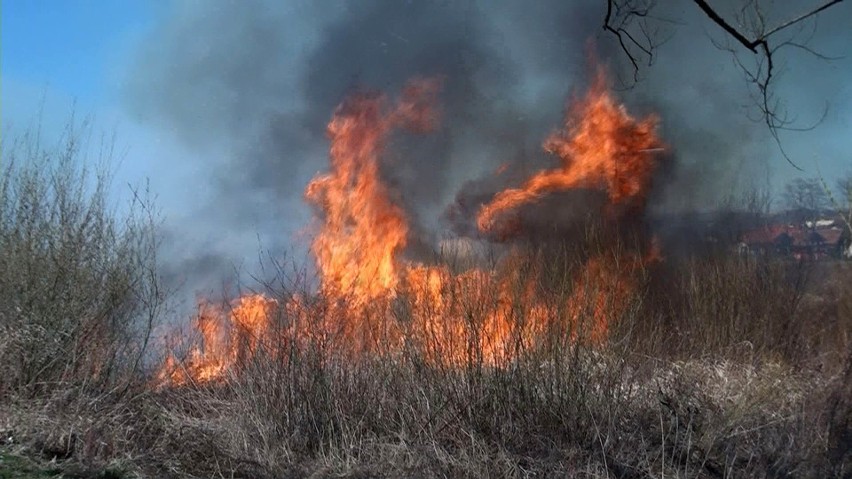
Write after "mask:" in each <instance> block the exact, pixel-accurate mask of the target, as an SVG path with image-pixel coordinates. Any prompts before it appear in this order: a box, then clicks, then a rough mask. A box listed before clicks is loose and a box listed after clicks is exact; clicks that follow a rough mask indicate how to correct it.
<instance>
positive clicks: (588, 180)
mask: <svg viewBox="0 0 852 479" xmlns="http://www.w3.org/2000/svg"><path fill="white" fill-rule="evenodd" d="M606 81H607V80H606V75H605V71H604V70H603V68H599V69H598V71H597V74H596V76H595V80H594V82H593V83H592V86H591V88H590V90H589V92H588V93H587V95H586V97H585V98H583V99H582V100H580V101H577V102H575V103H574V104H573V105H572V106H571V107H570V109H569V112H568V115H566V118H565V125H564V128H563V130H562V131H559V132H555V133H553V134H552V135H550V137H549V138H548V139H547V140H546V141H545V142H544V149H545V150H546V151H547V152H550V153H553V154H555V155H557V156H558V157H559V159H560V163H561V164H560V166H559V168H555V169H551V170H544V171H541V172H539V173H536V174H535V175H533V177H532V178H530V179H529V180H527V181H526V183H524V184H523V186H521V187H520V188H511V189H507V190H504V191H502V192H500V193H499V194H497V195H496V196H495V197H494V199H492V200H491V202H490V203H488V204H486V205H484V206H483V207H482V208H481V209H480V211H479V214H478V217H477V225H478V226H479V229H481V230H482V231H493V230H495V229H499V228H500V221H501V218H502V217H505V216H506V215H508V214H509V212H510V211H511V210H514V209H517V208H519V207H520V206H523V205H525V204H528V203H532V202H535V201H537V200H539V199H540V198H541V197H542V196H544V195H546V194H548V193H553V192H556V191H565V190H569V189H572V188H578V187H582V188H593V189H601V190H604V191H605V192H606V193H607V194H608V196H609V199H610V201H611V202H612V203H613V204H616V205H618V204H633V205H636V206H642V203H643V202H644V199H645V195H646V194H647V191H648V188H649V186H650V182H651V178H652V175H653V173H654V171H656V166H657V165H656V155H655V154H656V152H658V151H660V150H663V149H664V148H665V147H664V145H663V143H662V142H661V141H660V139H659V138H658V137H657V135H656V126H657V118H656V117H655V116H649V117H647V118H645V119H643V120H641V121H637V120H635V119H634V118H633V117H631V116H630V114H628V113H627V109H626V108H625V107H624V105H621V104H619V103H618V102H617V101H616V100H615V99H614V98H613V97H612V96H611V95H610V94H609V92H608V90H607V83H606Z"/></svg>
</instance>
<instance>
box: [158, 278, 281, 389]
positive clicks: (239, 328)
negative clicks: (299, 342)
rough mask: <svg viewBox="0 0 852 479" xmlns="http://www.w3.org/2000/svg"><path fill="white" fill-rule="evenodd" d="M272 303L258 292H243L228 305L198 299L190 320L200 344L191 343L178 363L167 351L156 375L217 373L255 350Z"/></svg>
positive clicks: (169, 378) (177, 378)
mask: <svg viewBox="0 0 852 479" xmlns="http://www.w3.org/2000/svg"><path fill="white" fill-rule="evenodd" d="M275 307H276V302H275V301H274V300H271V299H268V298H265V297H264V296H263V295H259V294H255V295H248V296H243V297H241V298H239V299H237V300H236V301H234V302H233V303H232V304H231V305H229V307H228V308H222V307H219V306H214V305H210V304H207V303H204V302H202V303H201V304H199V307H198V315H197V316H196V318H195V321H194V327H195V329H196V331H198V332H199V333H200V336H201V338H200V344H196V345H194V346H193V347H192V349H191V350H190V351H189V354H188V356H187V358H186V359H185V360H184V361H183V362H181V363H180V364H179V362H178V361H177V360H176V359H175V357H174V356H173V355H169V356H168V357H167V358H166V363H165V365H164V367H163V368H162V369H161V371H160V373H159V375H158V379H159V380H160V381H161V382H171V383H174V384H184V383H186V382H188V381H189V380H193V381H197V382H204V381H209V380H211V379H216V378H219V377H221V376H222V375H223V374H224V373H225V372H227V371H228V370H230V369H231V368H233V367H234V366H235V365H236V364H238V363H240V362H243V361H245V360H247V359H248V358H249V357H251V356H252V355H253V354H255V353H256V352H257V350H258V347H260V345H261V342H262V341H263V339H264V338H265V337H267V332H268V331H269V326H270V324H269V321H270V318H272V312H273V311H274V308H275Z"/></svg>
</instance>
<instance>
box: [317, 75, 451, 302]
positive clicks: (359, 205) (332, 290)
mask: <svg viewBox="0 0 852 479" xmlns="http://www.w3.org/2000/svg"><path fill="white" fill-rule="evenodd" d="M438 87H439V85H438V83H437V82H436V81H434V80H417V81H414V82H411V83H409V85H408V86H407V87H406V89H405V91H404V92H403V96H402V99H401V100H400V102H399V104H398V105H396V107H395V108H394V109H390V110H389V109H388V108H387V99H386V98H385V97H383V96H376V95H364V94H362V95H358V96H356V97H354V98H350V99H348V100H347V101H346V102H344V103H343V104H342V105H341V106H340V107H339V108H338V109H337V111H336V112H335V114H334V117H333V118H332V120H331V122H330V123H329V125H328V137H329V138H330V140H331V170H330V171H329V172H328V173H326V174H324V175H320V176H318V177H316V178H314V179H313V180H312V181H311V182H310V183H309V184H308V186H307V189H306V190H305V198H306V199H307V201H308V202H309V203H310V204H312V205H315V206H316V207H317V208H318V209H319V210H320V211H321V212H322V216H323V223H322V226H321V228H320V231H319V233H318V234H317V235H316V238H315V239H314V241H313V244H312V246H311V251H312V252H313V254H314V256H315V258H316V262H317V266H318V267H319V271H320V273H321V275H322V286H323V290H324V292H325V293H327V294H337V295H340V294H343V295H352V296H353V297H354V298H356V299H358V300H362V301H368V300H371V299H375V298H377V297H379V296H383V295H385V294H387V292H388V291H393V290H394V289H395V287H396V285H397V282H398V280H399V272H398V269H399V266H398V264H397V256H398V254H399V252H400V251H402V249H403V248H405V245H406V243H407V240H408V222H407V220H406V217H405V212H404V211H403V210H402V208H401V207H400V206H399V205H398V204H397V203H395V202H394V200H393V199H392V198H391V195H390V193H389V191H388V188H387V186H385V184H384V183H383V182H382V178H381V173H380V171H379V166H380V165H379V160H380V157H381V154H382V152H383V151H384V148H385V141H386V139H387V136H388V134H389V133H390V132H391V130H393V129H394V128H396V127H400V126H402V127H408V128H411V129H418V130H427V129H429V128H431V127H432V126H433V125H434V124H435V123H436V121H437V120H436V116H435V111H434V110H433V109H432V108H431V101H430V100H431V98H432V97H434V96H435V94H436V93H437V90H438Z"/></svg>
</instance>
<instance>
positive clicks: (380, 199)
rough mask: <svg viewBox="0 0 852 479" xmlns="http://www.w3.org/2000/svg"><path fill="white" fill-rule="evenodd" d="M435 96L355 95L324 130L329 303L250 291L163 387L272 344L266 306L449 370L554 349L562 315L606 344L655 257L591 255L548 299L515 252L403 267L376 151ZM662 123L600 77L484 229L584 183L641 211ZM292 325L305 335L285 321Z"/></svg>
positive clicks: (210, 317) (313, 196)
mask: <svg viewBox="0 0 852 479" xmlns="http://www.w3.org/2000/svg"><path fill="white" fill-rule="evenodd" d="M438 90H439V83H438V82H436V81H434V80H415V81H413V82H411V83H409V84H408V86H407V87H406V88H405V89H404V91H403V94H402V95H401V97H400V99H399V100H398V101H397V102H396V103H391V102H390V101H389V100H388V99H387V98H386V97H384V96H381V95H368V94H359V95H356V96H354V97H352V98H349V99H348V100H346V101H345V102H344V103H343V104H342V105H341V106H340V107H338V109H337V110H336V111H335V113H334V115H333V117H332V119H331V121H330V122H329V124H328V130H327V133H328V137H329V139H330V142H331V148H330V169H329V171H328V172H327V173H324V174H320V175H318V176H317V177H315V178H314V179H313V180H312V181H311V182H310V183H309V184H308V185H307V188H306V190H305V199H306V201H307V202H308V203H309V204H311V205H313V206H314V207H315V208H316V209H317V211H318V213H319V217H320V220H321V223H320V225H319V228H318V230H317V233H316V236H315V239H314V240H313V242H312V244H311V252H312V253H313V255H314V257H315V259H316V264H317V268H318V271H319V274H320V280H321V282H320V289H319V294H318V295H317V296H318V298H320V299H322V300H325V302H324V303H323V302H322V301H320V303H321V304H324V305H325V306H323V307H320V308H318V309H317V310H316V311H313V310H311V309H310V307H307V306H305V305H303V300H304V298H296V297H294V298H291V299H289V300H287V301H283V302H282V303H280V304H279V303H278V302H276V301H273V300H270V299H267V298H265V297H263V296H262V295H249V296H245V297H243V298H240V299H238V300H237V301H235V303H234V304H232V305H231V308H230V309H229V310H228V311H225V310H222V309H216V308H209V307H207V308H203V309H201V310H200V313H199V315H198V318H197V319H196V323H195V326H196V328H197V329H198V331H199V332H200V333H201V336H202V343H201V345H196V346H195V347H194V348H193V349H191V350H190V353H189V356H188V358H187V360H186V361H184V363H183V364H181V365H179V364H178V362H177V361H176V360H175V359H174V358H173V357H170V358H168V359H167V361H166V364H165V365H164V368H163V371H162V372H161V374H160V379H161V380H163V381H166V382H170V383H173V384H174V383H177V384H180V383H183V382H186V381H187V380H188V379H192V380H195V381H206V380H210V379H214V378H219V377H222V375H223V374H224V373H225V372H226V371H228V370H230V369H231V368H233V367H234V366H235V365H238V364H241V363H242V362H244V361H246V360H248V359H250V358H251V357H252V356H253V355H254V354H256V353H257V351H259V350H261V349H262V348H266V347H267V345H268V344H270V345H271V344H272V343H273V342H272V341H269V342H268V343H267V342H266V339H269V337H270V336H271V335H274V334H284V333H282V332H280V331H275V330H274V329H275V328H272V327H271V320H270V318H271V317H272V314H273V311H278V313H279V314H282V315H285V316H289V317H291V319H290V322H289V323H288V324H290V325H291V326H288V328H289V329H288V331H287V333H288V334H293V333H295V335H294V336H291V338H292V337H296V338H314V339H315V338H318V337H325V336H326V335H342V338H343V339H344V341H343V343H345V344H346V345H347V347H349V348H350V349H351V350H356V351H359V352H365V351H366V352H379V353H381V352H382V351H383V352H387V351H390V352H394V351H397V352H398V351H400V350H401V349H402V348H407V347H418V348H420V351H421V352H422V353H423V354H424V356H425V357H426V358H428V359H429V360H432V361H436V362H442V363H448V364H454V365H460V364H465V363H467V362H470V361H474V360H475V361H479V362H480V363H486V364H492V365H499V364H505V363H506V362H507V361H511V360H512V359H513V358H514V357H515V355H516V354H517V351H518V348H519V347H521V346H524V347H527V346H529V345H535V344H536V343H540V342H542V341H545V340H549V339H548V333H547V330H548V325H550V324H552V323H553V322H554V321H556V320H561V321H563V322H567V324H570V325H573V326H571V327H570V328H571V330H570V331H569V332H570V336H571V337H574V338H578V336H579V330H580V323H581V322H583V321H586V320H591V321H592V323H593V324H592V325H591V326H592V327H591V328H590V329H589V331H590V336H591V338H590V339H591V340H592V341H595V342H599V341H603V340H604V339H606V337H607V334H608V331H609V326H610V322H611V320H612V319H613V318H616V317H618V316H619V315H620V314H622V313H623V312H624V310H625V308H626V305H627V304H628V302H629V300H630V295H631V294H632V293H633V292H634V290H635V287H636V278H637V274H638V272H639V271H640V270H641V267H642V266H643V265H644V264H645V263H646V262H647V258H651V257H654V256H655V254H654V251H651V252H648V253H645V252H636V253H628V254H627V255H626V257H622V258H617V257H616V256H614V255H609V254H601V255H599V256H593V257H591V258H589V259H587V260H586V261H587V262H586V263H585V264H584V265H583V268H582V270H581V271H580V273H578V274H577V275H576V277H574V278H572V279H571V281H573V288H572V289H571V293H570V294H568V295H558V294H557V295H551V296H547V295H546V294H545V293H543V292H542V288H540V287H539V286H540V272H539V271H537V270H536V268H535V266H534V265H533V266H532V267H529V265H530V261H529V258H528V257H527V256H526V255H525V254H524V252H523V251H517V250H516V251H514V252H512V253H511V254H508V255H506V256H504V257H503V258H502V259H501V260H500V262H499V263H498V265H497V268H496V270H492V269H485V268H477V267H473V268H470V269H468V270H466V271H464V272H461V273H454V272H452V271H451V270H450V268H449V267H447V266H431V265H425V264H421V263H417V262H414V261H406V260H404V259H403V258H402V255H401V253H402V252H403V251H404V249H405V247H406V245H407V243H408V240H409V234H410V228H409V224H408V220H407V217H406V214H405V211H404V210H403V208H402V207H401V206H400V204H399V198H397V197H395V196H394V193H393V191H392V190H391V189H390V188H389V187H388V186H387V184H386V183H385V182H384V181H383V179H382V171H381V166H382V165H381V160H382V155H383V153H384V150H385V148H386V145H387V140H388V137H389V135H390V134H391V133H392V132H393V131H394V130H395V129H399V128H406V129H410V130H415V131H426V130H429V129H431V128H434V127H435V125H436V124H437V121H438V116H437V112H436V110H435V108H434V107H433V104H434V100H435V97H436V95H437V92H438ZM656 124H657V120H656V118H655V117H653V116H651V117H648V118H645V119H643V120H641V121H637V120H635V119H633V118H632V117H631V116H630V115H629V114H628V113H627V111H626V109H625V108H624V106H622V105H620V104H619V103H617V102H616V100H615V99H614V98H613V97H611V96H610V95H609V93H608V91H607V89H606V77H605V75H604V72H603V70H602V69H601V70H599V71H598V73H597V75H596V77H595V81H594V82H593V84H592V87H591V89H590V91H589V92H588V94H587V95H586V96H585V97H584V98H583V99H582V100H580V101H577V102H575V103H574V105H573V106H572V107H571V108H570V109H569V110H568V114H567V115H566V119H565V124H564V128H563V130H562V131H560V132H557V133H554V134H552V135H551V136H550V137H549V138H548V139H547V140H546V141H545V143H544V148H545V149H546V150H547V151H549V152H552V153H555V154H556V155H557V156H558V157H559V158H560V160H561V166H560V167H559V168H556V169H551V170H545V171H541V172H538V173H536V174H535V175H533V176H532V177H531V178H530V179H529V180H528V181H526V182H525V183H524V184H523V185H522V186H521V187H519V188H512V189H508V190H505V191H502V192H500V193H498V194H497V195H495V197H494V199H493V200H492V201H491V202H490V203H488V204H486V205H484V206H483V207H482V209H481V210H480V211H479V214H478V217H477V222H478V225H479V227H480V229H481V230H483V231H485V232H493V231H495V230H497V229H499V228H501V227H502V226H501V224H502V223H503V222H505V221H506V217H507V216H509V215H510V214H511V212H512V211H513V210H517V208H519V207H521V206H523V205H525V204H530V203H533V202H535V201H537V200H539V199H540V198H542V197H543V196H544V195H547V194H549V193H552V192H557V191H563V190H568V189H571V188H578V187H581V188H591V189H599V190H602V191H604V192H605V193H606V194H607V196H608V198H609V201H610V204H611V205H632V206H635V207H640V208H641V207H642V206H644V200H645V196H646V194H647V191H648V188H649V187H650V183H651V179H652V175H653V173H654V171H655V169H656V158H655V155H654V154H655V152H656V151H659V150H660V149H663V148H664V146H663V144H662V142H661V141H660V140H659V139H658V138H657V136H656V133H655V129H656ZM619 259H620V260H619ZM589 295H591V297H587V296H589ZM303 306H305V307H303ZM305 314H307V315H309V316H310V315H313V317H312V318H311V320H310V321H301V320H300V321H296V320H294V319H293V318H299V317H301V316H302V315H305ZM296 323H298V324H299V325H300V326H298V327H294V326H292V325H293V324H296ZM298 340H299V339H297V341H298ZM281 343H282V342H281V341H279V342H277V343H276V344H281ZM269 347H272V346H269ZM379 349H380V350H381V351H377V350H379Z"/></svg>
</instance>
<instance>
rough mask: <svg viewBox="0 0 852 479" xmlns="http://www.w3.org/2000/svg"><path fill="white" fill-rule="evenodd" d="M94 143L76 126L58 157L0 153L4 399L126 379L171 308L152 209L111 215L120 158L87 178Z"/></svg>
mask: <svg viewBox="0 0 852 479" xmlns="http://www.w3.org/2000/svg"><path fill="white" fill-rule="evenodd" d="M90 136H91V128H90V126H89V125H88V124H87V123H83V124H81V125H77V124H75V123H74V122H73V120H72V122H71V123H70V124H69V126H68V127H67V128H66V131H65V132H64V134H63V136H62V139H61V140H60V142H59V144H58V146H56V147H53V148H43V147H42V144H41V141H40V138H39V137H38V135H37V134H33V133H32V132H29V133H25V134H23V135H21V136H19V137H17V138H16V139H13V140H11V141H9V140H8V139H4V141H3V142H2V145H1V146H0V148H2V162H0V165H2V181H0V378H2V379H0V396H1V395H4V394H10V393H19V394H24V395H25V396H31V395H34V394H37V393H39V392H45V391H49V390H52V389H54V388H56V387H57V386H58V385H60V384H69V383H72V384H75V385H80V384H85V385H86V386H98V387H101V386H106V385H110V384H115V381H116V380H117V379H119V378H124V379H127V378H129V377H130V374H129V373H131V372H132V371H133V370H134V369H137V368H138V367H139V366H140V365H141V359H142V357H143V355H144V353H145V350H146V348H147V345H148V339H149V337H150V334H151V331H152V328H153V326H154V323H155V321H156V320H157V318H158V316H159V314H160V312H161V309H162V307H163V304H164V299H165V296H164V294H165V292H164V291H163V289H162V288H161V285H160V282H159V278H158V276H157V269H156V259H157V257H156V248H157V239H156V236H155V229H154V227H155V220H156V212H155V211H154V210H153V209H152V201H151V199H150V197H149V196H148V195H147V193H146V192H139V191H138V190H137V191H134V194H133V199H132V201H131V202H130V204H129V206H128V207H127V208H126V209H124V210H118V211H116V209H115V208H114V207H112V206H111V204H110V187H111V183H110V175H109V171H108V169H107V167H108V166H109V161H110V160H111V159H112V157H113V150H112V148H111V147H109V145H108V144H106V143H103V142H102V143H101V147H100V150H99V151H98V160H99V165H100V166H99V167H98V169H97V170H94V171H92V170H89V169H88V168H87V167H86V162H87V161H91V159H90V156H91V155H90V154H89V153H90V150H91V148H88V142H87V141H84V140H86V139H87V138H88V137H90Z"/></svg>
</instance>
